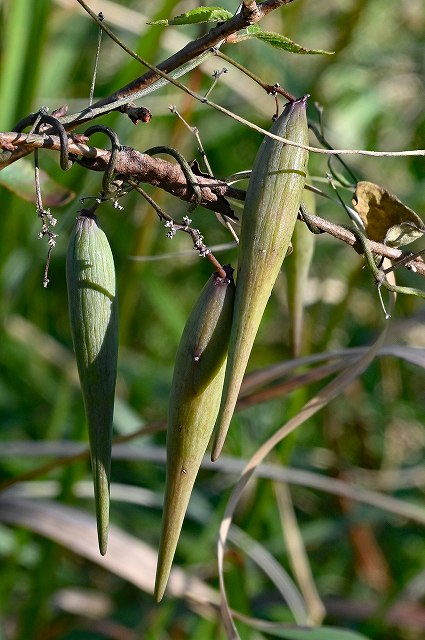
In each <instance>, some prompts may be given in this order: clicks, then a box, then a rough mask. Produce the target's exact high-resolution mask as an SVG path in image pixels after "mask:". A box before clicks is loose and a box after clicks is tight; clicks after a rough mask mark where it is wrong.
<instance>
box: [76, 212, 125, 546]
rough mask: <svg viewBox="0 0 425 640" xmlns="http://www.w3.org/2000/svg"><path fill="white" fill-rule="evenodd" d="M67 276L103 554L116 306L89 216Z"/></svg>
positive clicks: (107, 257)
mask: <svg viewBox="0 0 425 640" xmlns="http://www.w3.org/2000/svg"><path fill="white" fill-rule="evenodd" d="M66 276H67V285H68V303H69V315H70V321H71V332H72V340H73V343H74V351H75V356H76V360H77V366H78V374H79V377H80V383H81V389H82V392H83V398H84V406H85V411H86V417H87V423H88V430H89V439H90V452H91V463H92V470H93V481H94V494H95V502H96V519H97V532H98V539H99V549H100V553H101V554H102V555H105V553H106V547H107V541H108V524H109V482H110V468H111V442H112V419H113V412H114V396H115V382H116V375H117V357H118V309H117V298H116V291H115V267H114V259H113V256H112V252H111V248H110V246H109V243H108V239H107V237H106V235H105V234H104V232H103V231H102V230H101V229H100V228H99V227H98V225H97V223H96V219H95V218H94V217H88V216H84V215H81V216H80V217H79V218H77V221H76V224H75V226H74V229H73V231H72V234H71V238H70V241H69V246H68V254H67V261H66Z"/></svg>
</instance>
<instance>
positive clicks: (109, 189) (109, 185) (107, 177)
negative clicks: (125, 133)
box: [84, 124, 121, 197]
mask: <svg viewBox="0 0 425 640" xmlns="http://www.w3.org/2000/svg"><path fill="white" fill-rule="evenodd" d="M94 133H104V134H105V135H107V136H108V138H109V139H110V141H111V144H112V147H111V156H110V158H109V162H108V166H107V168H106V171H105V173H104V174H103V180H102V187H103V195H104V196H105V197H108V196H110V195H111V194H113V193H114V192H115V191H116V190H117V186H116V185H115V184H114V181H113V176H114V173H115V167H116V164H117V158H118V151H119V150H120V148H121V145H120V141H119V138H118V135H117V134H116V133H115V131H114V130H113V129H111V128H110V127H105V126H104V125H103V124H95V125H93V126H92V127H89V128H88V129H87V130H86V131H85V132H84V135H85V136H87V138H90V136H92V135H93V134H94Z"/></svg>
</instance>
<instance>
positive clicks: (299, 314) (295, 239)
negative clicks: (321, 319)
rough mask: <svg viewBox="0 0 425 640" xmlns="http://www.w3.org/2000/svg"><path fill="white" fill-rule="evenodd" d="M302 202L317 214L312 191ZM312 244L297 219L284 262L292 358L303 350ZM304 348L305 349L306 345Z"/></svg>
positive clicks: (311, 239) (314, 238) (306, 228)
mask: <svg viewBox="0 0 425 640" xmlns="http://www.w3.org/2000/svg"><path fill="white" fill-rule="evenodd" d="M307 179H308V178H307ZM303 202H304V204H305V206H306V208H307V211H308V213H312V214H314V213H316V200H315V197H314V193H313V192H312V191H309V190H307V189H304V193H303ZM315 244H316V236H315V235H314V233H312V232H311V231H310V229H309V228H308V227H307V225H306V224H304V222H302V221H301V220H297V222H296V224H295V229H294V233H293V235H292V246H293V249H294V250H293V252H292V255H291V257H290V258H289V260H288V262H287V263H285V264H286V274H287V283H288V306H289V314H290V317H291V332H292V352H293V355H294V357H295V358H297V357H298V356H299V355H300V353H301V351H302V350H303V349H302V341H303V333H304V332H303V324H304V306H305V290H306V283H307V280H308V272H309V270H310V265H311V261H312V259H313V253H314V246H315ZM303 351H305V348H304V350H303Z"/></svg>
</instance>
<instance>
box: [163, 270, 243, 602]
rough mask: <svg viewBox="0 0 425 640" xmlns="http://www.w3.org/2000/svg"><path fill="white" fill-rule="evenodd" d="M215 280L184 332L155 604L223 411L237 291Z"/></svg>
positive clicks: (172, 408) (228, 281)
mask: <svg viewBox="0 0 425 640" xmlns="http://www.w3.org/2000/svg"><path fill="white" fill-rule="evenodd" d="M224 269H225V271H226V274H227V277H226V278H221V277H220V276H219V275H218V274H217V273H215V274H213V275H212V276H211V278H210V279H209V280H208V282H207V284H206V285H205V287H204V288H203V290H202V292H201V295H200V297H199V299H198V301H197V303H196V304H195V306H194V308H193V310H192V312H191V314H190V316H189V318H188V320H187V323H186V326H185V329H184V331H183V335H182V337H181V340H180V344H179V348H178V350H177V355H176V362H175V366H174V375H173V381H172V385H171V395H170V403H169V409H168V428H167V477H166V486H165V496H164V511H163V517H162V531H161V540H160V544H159V553H158V566H157V571H156V582H155V598H156V600H157V601H158V602H159V601H160V600H161V599H162V596H163V595H164V591H165V587H166V585H167V581H168V576H169V574H170V570H171V565H172V562H173V558H174V553H175V550H176V547H177V542H178V539H179V535H180V530H181V527H182V524H183V520H184V516H185V513H186V509H187V505H188V503H189V498H190V494H191V493H192V488H193V485H194V483H195V479H196V476H197V474H198V470H199V467H200V466H201V462H202V458H203V456H204V454H205V450H206V448H207V446H208V442H209V440H210V437H211V434H212V431H213V428H214V423H215V420H216V418H217V414H218V408H219V406H220V398H221V392H222V389H223V381H224V372H225V367H226V355H227V347H228V342H229V335H230V328H231V324H232V314H233V302H234V291H235V285H234V282H233V276H232V273H233V269H232V268H231V267H230V266H228V265H227V266H225V267H224Z"/></svg>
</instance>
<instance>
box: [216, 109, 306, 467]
mask: <svg viewBox="0 0 425 640" xmlns="http://www.w3.org/2000/svg"><path fill="white" fill-rule="evenodd" d="M306 103H307V98H306V97H303V98H301V99H300V100H296V101H294V102H289V103H288V104H287V105H286V107H285V109H284V111H283V112H282V114H281V115H280V117H279V118H278V119H277V120H276V122H275V123H274V124H273V126H272V128H271V130H270V132H271V133H274V134H276V135H279V136H281V137H283V138H286V139H288V140H291V141H293V142H296V143H298V144H302V145H308V126H307V116H306ZM307 162H308V151H307V150H305V149H300V148H299V147H295V146H292V145H288V144H285V143H283V142H279V141H277V140H274V139H272V138H269V137H265V138H264V140H263V142H262V144H261V146H260V149H259V151H258V153H257V156H256V158H255V161H254V166H253V169H252V173H251V178H250V181H249V185H248V190H247V194H246V199H245V207H244V213H243V216H242V224H241V233H240V244H239V261H238V275H237V281H236V295H235V309H234V314H233V323H232V331H231V336H230V343H229V355H228V360H227V367H226V375H225V381H224V389H223V397H222V400H221V406H220V411H219V415H218V418H217V423H216V428H215V439H214V444H213V450H212V455H211V458H212V460H216V459H217V458H218V456H219V455H220V452H221V449H222V447H223V444H224V440H225V438H226V434H227V431H228V428H229V424H230V421H231V419H232V416H233V412H234V409H235V405H236V401H237V398H238V394H239V390H240V387H241V384H242V379H243V376H244V373H245V370H246V367H247V364H248V359H249V356H250V353H251V350H252V346H253V343H254V340H255V336H256V334H257V331H258V327H259V325H260V322H261V318H262V316H263V313H264V309H265V307H266V304H267V301H268V299H269V297H270V294H271V291H272V289H273V285H274V283H275V281H276V278H277V276H278V273H279V270H280V268H281V266H282V262H283V259H284V257H285V255H286V252H287V250H288V247H289V243H290V241H291V236H292V232H293V230H294V225H295V220H296V218H297V214H298V209H299V206H300V204H301V200H302V194H303V189H304V183H305V177H306V171H307Z"/></svg>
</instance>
